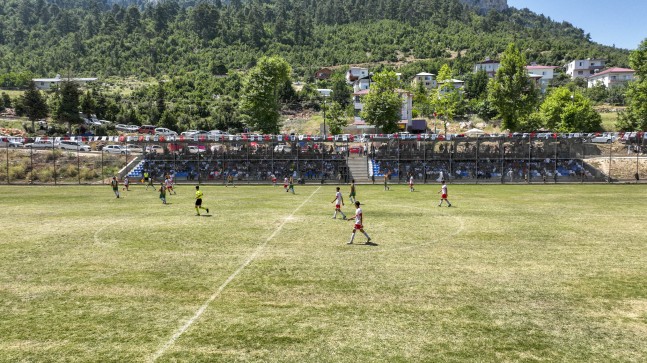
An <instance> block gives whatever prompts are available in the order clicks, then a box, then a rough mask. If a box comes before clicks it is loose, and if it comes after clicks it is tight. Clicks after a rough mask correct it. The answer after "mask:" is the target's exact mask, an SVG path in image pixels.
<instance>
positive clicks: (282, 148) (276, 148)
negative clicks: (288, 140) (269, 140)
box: [274, 144, 292, 153]
mask: <svg viewBox="0 0 647 363" xmlns="http://www.w3.org/2000/svg"><path fill="white" fill-rule="evenodd" d="M291 151H292V147H290V145H285V144H279V145H276V146H274V152H275V153H280V152H286V153H289V152H291Z"/></svg>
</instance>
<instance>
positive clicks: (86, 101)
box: [81, 91, 97, 116]
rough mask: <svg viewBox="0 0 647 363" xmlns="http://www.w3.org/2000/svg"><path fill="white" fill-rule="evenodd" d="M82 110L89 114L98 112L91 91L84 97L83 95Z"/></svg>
mask: <svg viewBox="0 0 647 363" xmlns="http://www.w3.org/2000/svg"><path fill="white" fill-rule="evenodd" d="M81 112H83V113H84V114H85V115H87V116H90V115H92V114H96V113H97V103H96V101H95V100H94V97H93V96H92V94H91V93H90V91H87V92H86V93H85V94H84V95H83V97H81Z"/></svg>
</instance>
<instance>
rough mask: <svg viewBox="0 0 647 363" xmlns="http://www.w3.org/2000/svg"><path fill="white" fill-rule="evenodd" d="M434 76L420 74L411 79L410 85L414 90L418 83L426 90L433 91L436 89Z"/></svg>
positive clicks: (424, 73) (425, 73)
mask: <svg viewBox="0 0 647 363" xmlns="http://www.w3.org/2000/svg"><path fill="white" fill-rule="evenodd" d="M434 76H435V74H432V73H427V72H421V73H418V74H416V75H415V76H414V77H413V81H412V82H411V83H412V84H413V86H414V89H415V88H417V85H418V84H420V83H422V85H423V86H424V87H425V88H426V89H433V88H436V80H435V79H434Z"/></svg>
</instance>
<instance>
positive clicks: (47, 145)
mask: <svg viewBox="0 0 647 363" xmlns="http://www.w3.org/2000/svg"><path fill="white" fill-rule="evenodd" d="M54 146H55V145H54V141H52V140H39V141H34V142H31V143H29V144H25V147H27V148H32V149H53V148H54Z"/></svg>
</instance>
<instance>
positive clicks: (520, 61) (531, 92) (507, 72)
mask: <svg viewBox="0 0 647 363" xmlns="http://www.w3.org/2000/svg"><path fill="white" fill-rule="evenodd" d="M525 67H526V57H525V56H524V55H523V54H522V53H521V51H520V50H519V48H517V46H516V45H514V44H512V43H511V44H509V45H508V48H507V49H506V50H505V52H503V55H502V56H501V67H499V70H497V72H496V75H495V76H494V78H493V79H492V80H490V83H489V84H488V97H489V99H490V102H491V103H492V106H494V108H495V109H496V110H497V112H498V114H499V117H500V118H501V120H502V121H503V123H502V126H503V128H504V129H509V130H510V131H516V130H518V129H519V126H520V125H521V124H522V122H523V120H524V119H525V118H527V117H528V116H529V115H530V114H531V113H532V112H533V111H534V109H535V107H536V105H537V101H538V99H539V95H538V92H537V90H536V89H535V85H534V82H533V81H532V80H531V79H530V77H528V73H527V71H526V68H525Z"/></svg>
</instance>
